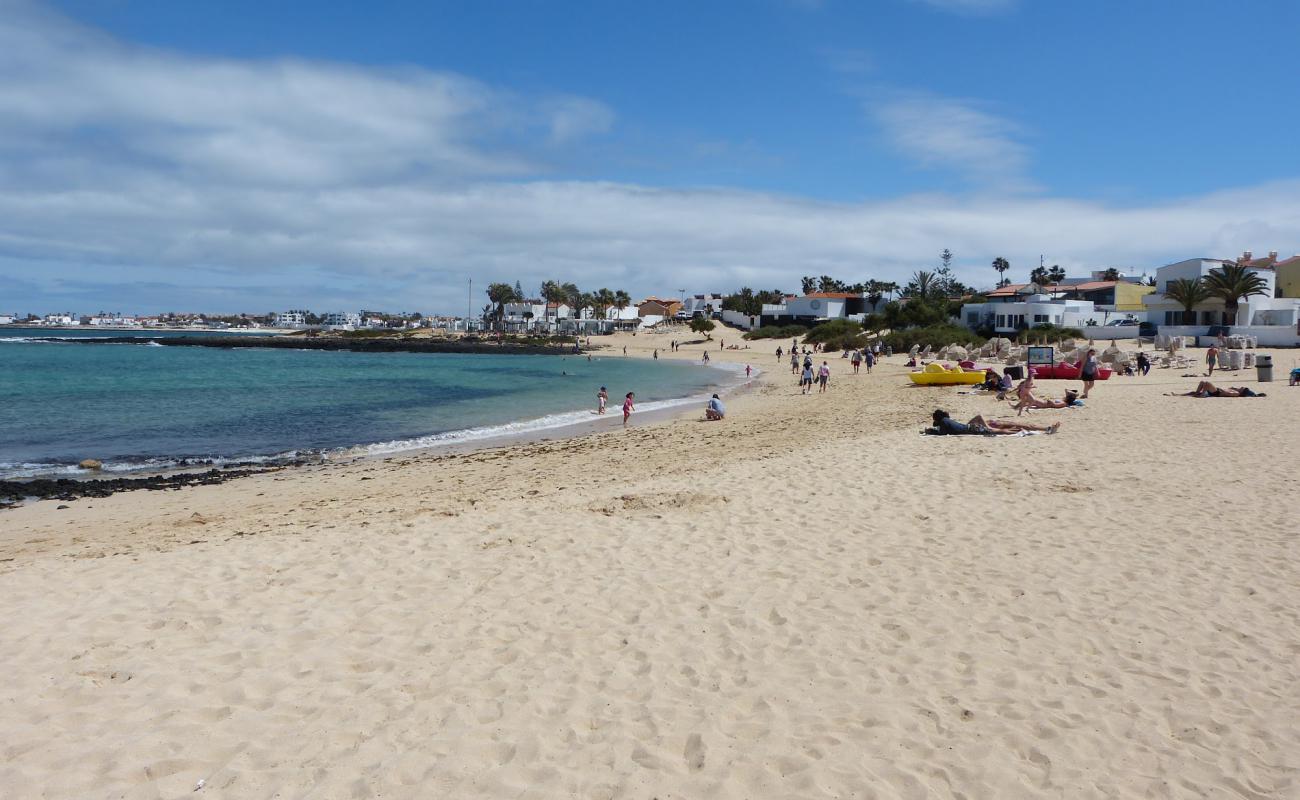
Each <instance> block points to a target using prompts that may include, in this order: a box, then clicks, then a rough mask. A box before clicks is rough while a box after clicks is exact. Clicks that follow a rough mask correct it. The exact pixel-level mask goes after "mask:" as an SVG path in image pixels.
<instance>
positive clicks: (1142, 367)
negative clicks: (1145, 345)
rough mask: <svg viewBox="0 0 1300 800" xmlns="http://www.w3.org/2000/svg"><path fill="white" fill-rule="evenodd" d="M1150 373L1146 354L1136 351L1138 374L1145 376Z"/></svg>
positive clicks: (1149, 362) (1149, 363) (1149, 360)
mask: <svg viewBox="0 0 1300 800" xmlns="http://www.w3.org/2000/svg"><path fill="white" fill-rule="evenodd" d="M1150 371H1151V359H1149V358H1147V354H1146V353H1144V352H1141V351H1138V372H1140V373H1141V374H1143V375H1146V374H1147V373H1148V372H1150Z"/></svg>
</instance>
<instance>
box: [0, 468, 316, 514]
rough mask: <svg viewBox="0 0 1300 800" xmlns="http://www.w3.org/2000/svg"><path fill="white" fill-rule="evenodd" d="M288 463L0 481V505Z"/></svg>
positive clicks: (206, 479)
mask: <svg viewBox="0 0 1300 800" xmlns="http://www.w3.org/2000/svg"><path fill="white" fill-rule="evenodd" d="M286 466H293V465H291V464H278V465H276V466H271V467H242V468H239V469H224V470H223V469H210V470H207V471H206V472H181V473H174V474H169V475H148V476H143V477H139V478H91V479H89V480H78V479H73V478H33V479H31V480H26V481H0V508H6V507H12V506H15V505H17V504H19V503H21V502H22V501H24V500H29V499H38V500H76V499H77V498H79V497H108V496H109V495H113V494H116V493H118V492H130V491H136V490H139V489H147V490H149V491H161V490H164V489H182V488H184V487H186V486H208V485H212V484H217V483H225V482H226V481H229V480H234V479H235V478H243V477H245V476H248V475H260V474H262V473H265V472H278V471H280V470H282V469H284V468H285V467H286Z"/></svg>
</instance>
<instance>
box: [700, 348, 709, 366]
mask: <svg viewBox="0 0 1300 800" xmlns="http://www.w3.org/2000/svg"><path fill="white" fill-rule="evenodd" d="M700 361H702V362H704V363H705V364H707V363H709V351H708V350H705V351H704V356H703V357H702V358H701V359H700Z"/></svg>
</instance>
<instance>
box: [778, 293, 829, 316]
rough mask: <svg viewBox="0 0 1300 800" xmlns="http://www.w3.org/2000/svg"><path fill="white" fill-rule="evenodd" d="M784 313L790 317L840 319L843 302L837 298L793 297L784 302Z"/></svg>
mask: <svg viewBox="0 0 1300 800" xmlns="http://www.w3.org/2000/svg"><path fill="white" fill-rule="evenodd" d="M785 313H786V314H787V315H789V316H792V317H818V318H825V319H841V318H843V316H844V300H843V299H842V298H839V297H794V298H791V299H789V300H786V301H785Z"/></svg>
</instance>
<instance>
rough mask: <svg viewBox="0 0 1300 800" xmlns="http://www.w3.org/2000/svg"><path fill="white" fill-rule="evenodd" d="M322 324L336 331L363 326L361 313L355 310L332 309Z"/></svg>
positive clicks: (322, 320) (351, 329)
mask: <svg viewBox="0 0 1300 800" xmlns="http://www.w3.org/2000/svg"><path fill="white" fill-rule="evenodd" d="M321 324H322V325H324V326H325V327H326V328H329V329H330V330H334V331H354V330H356V329H357V328H360V327H361V315H360V314H358V313H357V312H355V311H331V312H330V313H328V314H326V315H325V316H324V317H323V318H322V319H321Z"/></svg>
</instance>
